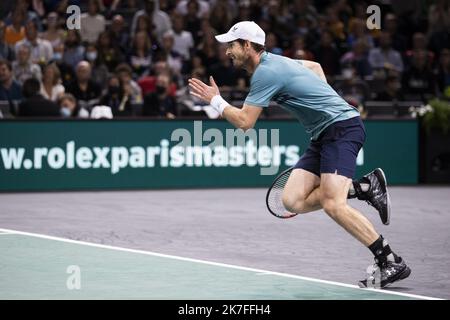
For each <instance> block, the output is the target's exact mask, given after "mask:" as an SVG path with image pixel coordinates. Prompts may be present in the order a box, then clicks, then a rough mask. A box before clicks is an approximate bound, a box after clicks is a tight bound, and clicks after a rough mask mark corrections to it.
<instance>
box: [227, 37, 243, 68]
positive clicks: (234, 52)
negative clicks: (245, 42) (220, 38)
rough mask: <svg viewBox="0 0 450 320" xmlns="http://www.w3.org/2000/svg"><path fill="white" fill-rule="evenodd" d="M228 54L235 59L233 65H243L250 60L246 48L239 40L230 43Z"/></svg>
mask: <svg viewBox="0 0 450 320" xmlns="http://www.w3.org/2000/svg"><path fill="white" fill-rule="evenodd" d="M226 55H227V56H228V58H230V59H231V60H232V61H233V65H234V66H235V67H237V68H239V67H243V66H244V64H245V62H246V61H247V60H248V57H247V53H246V51H245V48H244V47H243V46H242V45H241V44H240V43H239V42H237V41H233V42H229V43H228V45H227V51H226Z"/></svg>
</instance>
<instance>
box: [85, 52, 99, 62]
mask: <svg viewBox="0 0 450 320" xmlns="http://www.w3.org/2000/svg"><path fill="white" fill-rule="evenodd" d="M86 59H88V60H89V61H94V60H95V59H97V52H96V51H90V52H87V53H86Z"/></svg>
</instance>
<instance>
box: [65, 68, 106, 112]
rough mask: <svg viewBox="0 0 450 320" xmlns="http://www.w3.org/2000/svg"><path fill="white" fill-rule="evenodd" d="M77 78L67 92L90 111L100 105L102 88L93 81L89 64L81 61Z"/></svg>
mask: <svg viewBox="0 0 450 320" xmlns="http://www.w3.org/2000/svg"><path fill="white" fill-rule="evenodd" d="M75 74H76V78H75V79H74V80H72V82H71V83H70V85H69V87H68V88H67V90H66V91H67V92H69V93H71V94H73V95H74V97H75V98H76V99H77V100H78V103H79V104H80V106H82V107H86V108H87V109H89V107H90V106H93V105H94V104H98V97H99V96H100V94H101V88H100V87H99V86H98V85H97V84H96V83H95V82H94V81H92V79H91V75H92V68H91V65H90V63H89V62H87V61H81V62H79V63H78V65H77V67H76V70H75Z"/></svg>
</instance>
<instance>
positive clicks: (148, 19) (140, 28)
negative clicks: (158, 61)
mask: <svg viewBox="0 0 450 320" xmlns="http://www.w3.org/2000/svg"><path fill="white" fill-rule="evenodd" d="M139 32H145V33H146V34H147V35H148V36H149V37H150V40H151V41H152V43H155V44H157V43H159V41H160V39H158V36H157V35H156V27H155V24H154V23H153V20H152V16H149V15H147V14H142V15H140V16H139V17H138V18H137V22H136V29H135V30H134V33H133V37H135V36H136V34H137V33H139Z"/></svg>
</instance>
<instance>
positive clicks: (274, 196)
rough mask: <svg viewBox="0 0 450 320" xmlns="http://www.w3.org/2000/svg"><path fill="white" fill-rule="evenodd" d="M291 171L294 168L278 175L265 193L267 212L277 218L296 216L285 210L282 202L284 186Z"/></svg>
mask: <svg viewBox="0 0 450 320" xmlns="http://www.w3.org/2000/svg"><path fill="white" fill-rule="evenodd" d="M292 170H294V168H289V169H287V170H284V171H283V172H282V173H280V174H279V175H278V177H276V179H275V180H274V181H273V183H272V185H271V186H270V188H269V190H268V191H267V195H266V205H267V209H269V212H270V213H271V214H273V215H274V216H275V217H277V218H281V219H287V218H291V217H294V216H296V215H297V213H294V212H290V211H288V210H286V208H285V207H284V205H283V201H282V196H283V190H284V186H285V185H286V182H287V181H288V179H289V176H290V175H291V172H292Z"/></svg>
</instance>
